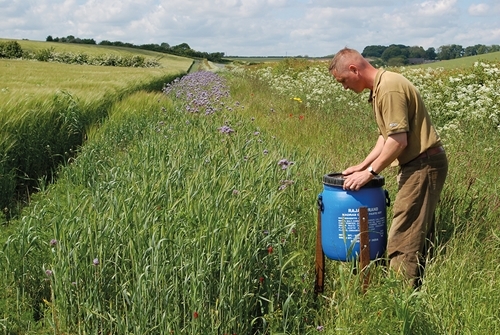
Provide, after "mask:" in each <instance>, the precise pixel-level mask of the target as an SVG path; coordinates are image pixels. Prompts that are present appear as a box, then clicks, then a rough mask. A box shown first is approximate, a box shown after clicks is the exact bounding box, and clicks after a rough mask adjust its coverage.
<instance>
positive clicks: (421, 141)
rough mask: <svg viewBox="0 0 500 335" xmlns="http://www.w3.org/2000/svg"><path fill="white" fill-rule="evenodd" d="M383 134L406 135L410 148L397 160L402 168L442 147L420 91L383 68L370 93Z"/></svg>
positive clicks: (406, 80) (384, 135) (378, 73)
mask: <svg viewBox="0 0 500 335" xmlns="http://www.w3.org/2000/svg"><path fill="white" fill-rule="evenodd" d="M371 99H372V107H373V111H374V113H375V118H376V121H377V125H378V128H379V131H380V134H381V135H382V136H383V137H384V138H385V139H386V140H387V137H388V136H389V135H392V134H397V133H401V132H406V133H407V135H408V138H407V139H408V140H407V141H408V145H407V146H406V148H405V149H404V150H403V152H402V153H401V154H400V155H399V156H398V158H397V164H399V165H403V164H406V163H408V162H409V161H411V160H413V159H415V158H416V157H417V156H418V155H420V154H421V153H423V152H424V151H426V150H427V149H429V148H433V147H439V146H441V145H442V143H441V139H440V138H439V135H438V133H437V132H436V129H435V128H434V126H433V125H432V122H431V119H430V116H429V113H428V112H427V108H426V107H425V104H424V102H423V100H422V97H421V96H420V93H419V91H418V90H417V88H416V87H415V86H414V85H413V84H412V83H410V81H409V80H408V79H406V78H405V77H403V76H402V75H400V74H398V73H394V72H390V71H386V70H384V69H380V70H378V72H377V75H376V77H375V83H374V85H373V92H372V93H371Z"/></svg>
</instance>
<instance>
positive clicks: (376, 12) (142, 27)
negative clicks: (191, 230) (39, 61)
mask: <svg viewBox="0 0 500 335" xmlns="http://www.w3.org/2000/svg"><path fill="white" fill-rule="evenodd" d="M499 17H500V0H477V1H471V0H461V1H459V0H436V1H432V0H427V1H421V0H378V1H375V0H37V1H34V0H0V37H2V38H16V39H22V38H25V39H30V40H42V41H44V40H45V38H46V37H47V36H48V35H51V36H53V37H56V36H57V37H63V36H68V35H73V36H75V37H80V38H93V39H95V40H96V42H97V43H99V42H100V41H102V40H109V41H122V42H129V43H133V44H146V43H156V44H161V43H163V42H166V43H168V44H170V45H172V46H173V45H177V44H180V43H188V44H189V45H190V46H191V48H193V49H195V50H198V51H206V52H224V53H225V54H226V55H237V56H273V55H280V56H283V55H288V56H298V55H302V56H306V55H307V56H325V55H330V54H333V53H335V52H336V51H338V50H339V49H341V48H343V47H345V46H349V47H351V48H355V49H358V50H359V51H362V50H363V48H364V47H365V46H367V45H390V44H404V45H409V46H414V45H417V46H422V47H423V48H424V49H427V48H429V47H434V48H436V49H437V48H439V47H440V46H442V45H447V44H460V45H462V46H463V47H467V46H471V45H475V44H485V45H492V44H500V20H499V19H498V18H499Z"/></svg>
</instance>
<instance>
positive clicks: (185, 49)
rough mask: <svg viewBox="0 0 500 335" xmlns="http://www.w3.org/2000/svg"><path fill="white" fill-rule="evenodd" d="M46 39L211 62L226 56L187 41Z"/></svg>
mask: <svg viewBox="0 0 500 335" xmlns="http://www.w3.org/2000/svg"><path fill="white" fill-rule="evenodd" d="M46 41H47V42H61V43H80V44H97V45H112V46H117V47H127V48H136V49H143V50H151V51H156V52H162V53H167V54H172V55H177V56H183V57H191V58H204V59H207V60H209V61H211V62H218V63H221V62H223V59H222V58H223V57H224V52H212V53H208V52H203V51H196V50H193V49H191V47H190V46H189V45H188V44H187V43H181V44H179V45H174V46H170V45H169V44H168V43H165V42H163V43H161V44H153V43H151V44H141V45H135V44H132V43H126V42H121V41H114V42H111V41H108V40H103V41H101V42H99V43H96V41H95V40H94V39H93V38H78V37H75V36H73V35H68V36H66V37H52V36H51V35H49V36H47V38H46Z"/></svg>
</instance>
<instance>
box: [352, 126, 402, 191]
mask: <svg viewBox="0 0 500 335" xmlns="http://www.w3.org/2000/svg"><path fill="white" fill-rule="evenodd" d="M382 140H383V139H382ZM407 140H408V136H407V133H406V132H403V133H397V134H394V135H390V136H389V137H387V140H386V141H385V142H383V145H382V148H381V150H380V153H379V155H378V156H377V157H376V158H375V159H374V160H372V161H371V166H372V169H373V171H375V172H377V173H380V172H382V170H384V169H385V168H386V167H387V166H389V165H390V164H391V163H392V162H393V161H394V160H395V159H396V158H398V156H399V155H400V154H401V152H402V151H403V150H404V149H405V148H406V146H407V144H408V142H407ZM379 142H380V137H379V139H378V140H377V144H376V145H375V148H374V149H373V150H372V152H370V154H369V155H368V156H367V158H366V159H365V160H364V161H363V163H361V164H359V166H362V165H363V164H366V163H365V162H369V158H370V156H371V155H372V154H373V155H375V154H376V152H377V151H376V150H375V149H377V147H379ZM369 164H370V163H368V164H366V166H363V169H360V170H358V171H357V172H352V173H350V174H348V175H347V176H346V177H345V180H344V190H355V191H357V190H359V189H360V188H361V187H363V186H364V185H365V184H366V183H368V182H369V181H370V180H371V179H372V178H373V175H372V174H371V173H370V172H369V171H368V170H367V169H366V168H367V166H368V165H369ZM348 170H349V169H348ZM348 170H346V171H348Z"/></svg>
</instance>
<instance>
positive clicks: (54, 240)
mask: <svg viewBox="0 0 500 335" xmlns="http://www.w3.org/2000/svg"><path fill="white" fill-rule="evenodd" d="M56 244H57V240H56V239H55V238H53V239H52V240H50V245H51V246H55V245H56Z"/></svg>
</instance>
